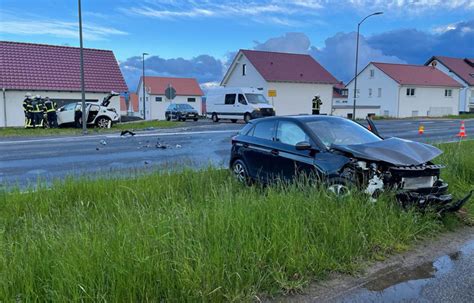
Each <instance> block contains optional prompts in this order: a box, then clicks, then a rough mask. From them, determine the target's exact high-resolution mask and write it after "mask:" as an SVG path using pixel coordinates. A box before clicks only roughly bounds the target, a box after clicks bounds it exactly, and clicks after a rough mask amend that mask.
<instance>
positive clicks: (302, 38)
mask: <svg viewBox="0 0 474 303" xmlns="http://www.w3.org/2000/svg"><path fill="white" fill-rule="evenodd" d="M254 43H255V46H254V49H256V50H263V51H277V52H284V53H299V54H305V53H308V51H309V50H310V47H311V41H310V40H309V38H308V36H306V35H305V34H304V33H286V34H284V35H283V36H280V37H275V38H270V39H268V40H267V41H265V42H263V43H260V42H258V41H254Z"/></svg>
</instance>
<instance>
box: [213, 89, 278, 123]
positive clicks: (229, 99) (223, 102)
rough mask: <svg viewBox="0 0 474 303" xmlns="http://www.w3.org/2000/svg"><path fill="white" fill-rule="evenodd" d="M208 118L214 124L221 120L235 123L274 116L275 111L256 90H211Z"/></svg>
mask: <svg viewBox="0 0 474 303" xmlns="http://www.w3.org/2000/svg"><path fill="white" fill-rule="evenodd" d="M206 111H207V117H208V118H211V119H212V121H214V122H219V120H221V119H228V120H231V121H232V122H233V123H235V122H237V120H239V119H243V120H244V121H245V122H246V123H248V122H249V121H250V120H251V119H255V118H262V117H268V116H274V115H275V110H274V109H273V106H272V105H271V104H270V103H269V102H268V100H267V99H266V98H265V96H264V95H263V94H262V92H261V91H260V90H258V89H255V88H245V87H240V88H239V87H230V88H219V89H215V90H211V91H210V92H209V94H208V95H207V98H206Z"/></svg>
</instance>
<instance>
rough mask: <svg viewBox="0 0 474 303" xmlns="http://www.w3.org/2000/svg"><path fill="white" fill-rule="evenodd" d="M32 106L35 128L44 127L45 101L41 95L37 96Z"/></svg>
mask: <svg viewBox="0 0 474 303" xmlns="http://www.w3.org/2000/svg"><path fill="white" fill-rule="evenodd" d="M31 105H32V110H31V112H32V114H33V128H36V127H43V100H42V99H41V96H40V95H36V96H35V98H34V99H33V101H31Z"/></svg>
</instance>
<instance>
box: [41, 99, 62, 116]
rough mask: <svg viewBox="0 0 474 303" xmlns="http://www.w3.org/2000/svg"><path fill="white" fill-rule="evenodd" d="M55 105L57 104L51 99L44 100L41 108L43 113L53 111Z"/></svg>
mask: <svg viewBox="0 0 474 303" xmlns="http://www.w3.org/2000/svg"><path fill="white" fill-rule="evenodd" d="M57 107H58V105H57V104H56V102H54V101H51V100H46V101H44V105H43V110H44V112H45V113H51V112H55V111H56V108H57Z"/></svg>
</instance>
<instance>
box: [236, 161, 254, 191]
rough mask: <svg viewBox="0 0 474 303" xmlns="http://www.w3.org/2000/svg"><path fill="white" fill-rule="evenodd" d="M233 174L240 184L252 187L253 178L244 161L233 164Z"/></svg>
mask: <svg viewBox="0 0 474 303" xmlns="http://www.w3.org/2000/svg"><path fill="white" fill-rule="evenodd" d="M232 174H233V175H234V177H235V178H236V179H237V181H239V182H240V183H243V184H246V185H250V184H251V178H250V176H249V171H248V168H247V165H245V163H244V161H242V160H240V159H237V160H235V161H234V163H232Z"/></svg>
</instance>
